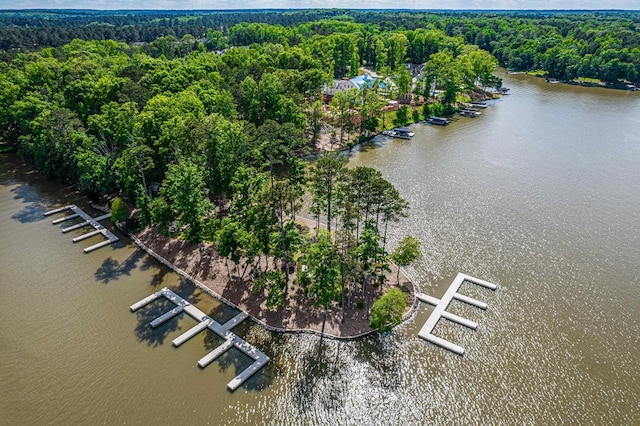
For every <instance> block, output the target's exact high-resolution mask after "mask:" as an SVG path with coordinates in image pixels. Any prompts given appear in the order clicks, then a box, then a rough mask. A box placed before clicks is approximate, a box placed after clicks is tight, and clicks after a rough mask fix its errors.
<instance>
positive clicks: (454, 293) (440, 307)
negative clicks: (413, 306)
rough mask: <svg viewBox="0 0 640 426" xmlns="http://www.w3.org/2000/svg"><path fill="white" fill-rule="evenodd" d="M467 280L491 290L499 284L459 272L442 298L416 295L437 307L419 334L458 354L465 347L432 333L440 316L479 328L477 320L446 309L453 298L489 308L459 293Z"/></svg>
mask: <svg viewBox="0 0 640 426" xmlns="http://www.w3.org/2000/svg"><path fill="white" fill-rule="evenodd" d="M465 281H468V282H470V283H473V284H477V285H480V286H482V287H485V288H488V289H491V290H495V289H496V288H498V286H497V285H495V284H492V283H490V282H488V281H484V280H481V279H478V278H474V277H472V276H470V275H465V274H460V273H459V274H458V275H457V276H456V278H455V279H454V280H453V282H452V283H451V285H450V286H449V288H448V289H447V291H446V292H445V293H444V296H442V299H436V298H435V297H431V296H427V295H426V294H423V293H418V294H416V297H417V298H418V300H420V301H422V302H425V303H428V304H430V305H435V309H434V310H433V312H432V313H431V315H430V316H429V318H428V319H427V322H426V323H425V324H424V326H422V329H421V330H420V332H419V333H418V336H420V337H422V338H423V339H425V340H427V341H428V342H431V343H433V344H435V345H438V346H441V347H443V348H445V349H448V350H450V351H452V352H455V353H457V354H458V355H463V354H464V348H463V347H461V346H458V345H456V344H453V343H451V342H448V341H447V340H444V339H442V338H440V337H437V336H434V335H433V334H432V331H433V329H434V328H435V326H436V324H437V323H438V321H439V320H440V318H445V319H448V320H449V321H452V322H455V323H457V324H460V325H463V326H465V327H468V328H470V329H472V330H475V329H476V328H478V324H477V323H476V322H474V321H471V320H468V319H466V318H462V317H460V316H458V315H454V314H452V313H449V312H447V311H446V309H447V307H448V306H449V304H450V303H451V301H452V300H453V299H456V300H459V301H461V302H465V303H468V304H470V305H473V306H476V307H478V308H480V309H487V304H486V303H484V302H481V301H479V300H476V299H473V298H471V297H468V296H465V295H463V294H459V293H458V289H459V288H460V286H461V285H462V283H464V282H465Z"/></svg>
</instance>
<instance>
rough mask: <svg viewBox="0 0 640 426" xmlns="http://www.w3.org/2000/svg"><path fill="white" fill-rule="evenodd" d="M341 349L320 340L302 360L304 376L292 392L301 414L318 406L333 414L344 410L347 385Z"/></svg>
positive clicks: (302, 374) (293, 387)
mask: <svg viewBox="0 0 640 426" xmlns="http://www.w3.org/2000/svg"><path fill="white" fill-rule="evenodd" d="M341 345H342V343H340V342H332V341H327V340H326V339H322V338H319V339H318V343H317V344H315V345H314V346H313V347H312V348H311V349H310V350H308V351H307V352H306V353H305V354H304V355H303V356H302V362H301V365H300V367H299V369H300V371H301V376H300V378H299V379H298V380H296V381H295V382H294V383H293V386H292V392H291V393H292V399H293V403H294V404H295V405H296V407H297V408H298V409H299V410H300V411H302V412H307V411H308V410H309V409H311V408H312V407H313V406H314V405H316V404H321V405H322V406H324V407H325V408H327V409H331V410H332V409H337V408H340V407H342V406H344V398H343V397H342V395H345V392H344V390H345V386H346V383H345V381H344V380H343V378H342V375H341V374H340V372H341V371H342V370H343V367H344V362H345V361H343V360H342V359H341V358H340V349H341ZM334 351H335V356H334V354H333V352H334Z"/></svg>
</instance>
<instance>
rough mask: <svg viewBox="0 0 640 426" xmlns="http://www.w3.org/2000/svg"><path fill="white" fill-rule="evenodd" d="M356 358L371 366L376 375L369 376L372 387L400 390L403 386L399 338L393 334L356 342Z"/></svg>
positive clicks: (373, 336) (377, 335)
mask: <svg viewBox="0 0 640 426" xmlns="http://www.w3.org/2000/svg"><path fill="white" fill-rule="evenodd" d="M355 349H356V353H355V358H356V359H358V360H360V361H362V362H363V363H365V364H367V365H370V366H371V369H372V371H375V372H376V374H370V375H368V377H367V379H368V380H369V383H371V385H372V386H375V387H378V388H383V389H389V390H393V389H398V388H400V387H401V385H402V375H401V371H402V362H401V352H402V351H400V350H399V341H398V339H397V336H395V335H393V334H392V333H383V334H378V333H376V334H372V335H370V336H367V337H365V338H364V339H362V340H358V341H357V342H355Z"/></svg>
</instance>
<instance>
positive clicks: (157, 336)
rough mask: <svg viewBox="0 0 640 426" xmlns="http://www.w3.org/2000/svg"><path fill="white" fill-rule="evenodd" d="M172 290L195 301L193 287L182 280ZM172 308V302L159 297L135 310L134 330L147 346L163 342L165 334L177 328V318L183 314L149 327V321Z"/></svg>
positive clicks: (192, 301) (184, 297) (154, 345)
mask: <svg viewBox="0 0 640 426" xmlns="http://www.w3.org/2000/svg"><path fill="white" fill-rule="evenodd" d="M172 291H173V292H174V293H176V294H178V295H179V296H180V297H182V298H183V299H186V300H188V301H189V302H191V303H196V302H197V297H196V296H195V295H194V292H195V287H194V286H193V285H192V284H190V283H188V282H186V281H184V280H182V281H181V283H180V285H179V286H178V287H177V288H175V289H172ZM173 308H175V305H174V304H173V303H171V302H169V301H168V300H167V299H166V298H164V297H161V298H159V299H157V300H155V301H153V302H151V303H149V304H148V305H147V306H145V307H143V308H141V309H140V310H139V311H137V312H136V316H137V318H138V324H137V325H136V328H135V330H134V332H135V334H136V337H137V338H138V340H139V341H140V342H146V343H147V345H148V346H153V347H156V346H159V345H162V344H164V341H165V339H166V338H167V336H168V335H169V334H171V333H173V332H174V331H176V330H178V323H179V322H180V321H179V319H180V318H182V316H183V315H185V314H184V313H181V314H179V315H176V316H175V317H173V318H171V319H170V320H168V321H166V322H165V323H163V324H161V325H159V326H158V327H156V328H153V327H151V325H150V324H149V323H150V322H151V321H153V320H155V319H156V318H158V317H160V316H161V315H163V314H164V313H166V312H168V311H170V310H171V309H173Z"/></svg>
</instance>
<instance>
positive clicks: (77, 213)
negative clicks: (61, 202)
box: [44, 204, 118, 253]
mask: <svg viewBox="0 0 640 426" xmlns="http://www.w3.org/2000/svg"><path fill="white" fill-rule="evenodd" d="M67 210H71V211H72V212H73V214H70V215H67V216H64V217H61V218H59V219H55V220H53V221H52V223H53V224H54V225H57V224H59V223H62V222H65V221H67V220H71V219H76V218H81V219H83V220H84V221H83V222H80V223H77V224H75V225H71V226H68V227H66V228H62V233H67V232H69V231H73V230H75V229H80V228H84V227H85V226H92V227H93V228H94V229H95V230H94V231H91V232H89V233H87V234H83V235H80V236H78V237H75V238H73V239H72V240H71V241H73V242H74V243H77V242H78V241H82V240H84V239H87V238H90V237H93V236H95V235H98V234H102V235H103V236H104V237H105V238H106V240H105V241H102V242H99V243H97V244H94V245H92V246H90V247H87V248H85V249H84V252H85V253H89V252H92V251H93V250H96V249H99V248H100V247H104V246H107V245H109V244H112V243H115V242H116V241H118V237H116V236H115V235H114V234H113V233H112V232H110V231H109V230H108V229H107V228H105V227H104V226H102V225H101V224H100V223H99V222H100V221H101V220H104V219H108V218H110V217H111V213H107V214H104V215H102V216H99V217H96V218H93V217H91V216H89V215H88V214H87V213H85V212H84V211H83V210H82V209H81V208H79V207H78V206H76V205H75V204H70V205H68V206H64V207H60V208H59V209H55V210H51V211H48V212H46V213H45V214H44V215H45V216H50V215H52V214H57V213H62V212H64V211H67Z"/></svg>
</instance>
